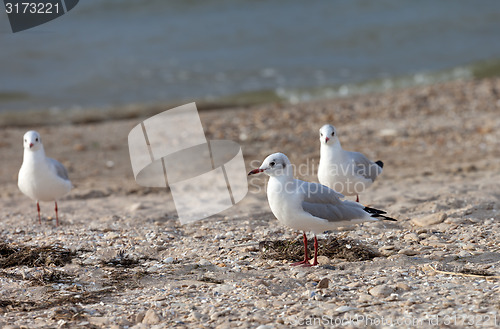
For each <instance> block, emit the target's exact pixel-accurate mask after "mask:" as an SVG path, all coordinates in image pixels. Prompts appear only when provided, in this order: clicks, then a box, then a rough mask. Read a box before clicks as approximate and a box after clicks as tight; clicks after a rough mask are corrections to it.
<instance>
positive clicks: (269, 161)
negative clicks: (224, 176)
mask: <svg viewBox="0 0 500 329" xmlns="http://www.w3.org/2000/svg"><path fill="white" fill-rule="evenodd" d="M261 172H264V173H266V174H267V175H269V176H270V178H269V183H268V184H267V199H268V201H269V206H270V207H271V211H272V212H273V214H274V216H276V218H277V219H278V220H279V221H280V222H281V223H282V224H284V225H286V226H289V227H291V228H293V229H296V230H301V231H303V236H304V248H305V252H304V260H303V261H301V262H298V263H293V264H292V265H303V266H315V265H317V264H318V240H317V239H316V234H319V233H321V232H323V231H327V230H331V229H333V228H336V227H338V226H344V225H347V224H354V223H360V222H365V221H378V220H380V219H386V220H391V221H395V219H393V218H390V217H386V216H384V215H383V214H385V213H386V212H385V211H381V210H377V209H373V208H369V207H365V206H363V205H362V204H359V203H357V202H354V201H347V200H346V201H343V200H340V198H342V197H343V195H342V194H340V193H337V192H335V191H334V190H332V189H330V188H328V187H326V186H324V185H321V184H318V183H308V182H304V181H302V180H299V179H294V178H293V168H292V164H291V163H290V160H288V157H287V156H286V155H284V154H283V153H274V154H271V155H270V156H268V157H267V158H266V159H265V160H264V162H262V165H261V166H260V167H259V169H254V170H252V171H250V172H249V173H248V175H253V174H258V173H261ZM306 231H312V232H314V261H313V264H312V265H311V264H310V263H309V257H308V255H307V237H306V233H305V232H306Z"/></svg>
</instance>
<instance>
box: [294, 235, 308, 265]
mask: <svg viewBox="0 0 500 329" xmlns="http://www.w3.org/2000/svg"><path fill="white" fill-rule="evenodd" d="M302 234H303V235H304V260H303V261H300V262H297V263H293V264H290V266H297V265H302V266H311V264H309V256H308V255H307V236H306V232H302Z"/></svg>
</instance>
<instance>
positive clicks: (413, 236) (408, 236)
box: [403, 233, 420, 242]
mask: <svg viewBox="0 0 500 329" xmlns="http://www.w3.org/2000/svg"><path fill="white" fill-rule="evenodd" d="M403 238H404V239H405V240H409V241H415V242H418V241H420V238H419V237H418V235H417V234H416V233H408V234H405V236H404V237H403Z"/></svg>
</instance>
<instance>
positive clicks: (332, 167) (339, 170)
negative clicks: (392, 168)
mask: <svg viewBox="0 0 500 329" xmlns="http://www.w3.org/2000/svg"><path fill="white" fill-rule="evenodd" d="M319 141H320V143H321V149H320V159H319V167H318V180H319V182H320V183H321V184H323V185H326V186H328V187H329V188H331V189H333V190H335V191H337V192H339V193H342V194H344V195H356V202H359V193H361V192H363V191H364V190H365V189H366V188H368V187H370V185H372V184H373V182H374V181H375V179H376V178H377V177H378V175H380V174H381V173H382V168H383V167H384V163H383V162H382V161H376V162H373V161H371V160H369V159H368V158H367V157H366V156H364V155H363V154H361V153H359V152H351V151H345V150H343V149H342V146H341V145H340V140H339V138H338V136H337V130H336V129H335V127H334V126H332V125H324V126H323V127H321V129H320V130H319Z"/></svg>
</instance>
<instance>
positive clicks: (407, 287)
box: [396, 282, 411, 291]
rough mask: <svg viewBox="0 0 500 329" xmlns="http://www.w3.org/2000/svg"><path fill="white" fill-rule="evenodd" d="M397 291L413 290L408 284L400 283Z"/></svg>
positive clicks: (397, 285)
mask: <svg viewBox="0 0 500 329" xmlns="http://www.w3.org/2000/svg"><path fill="white" fill-rule="evenodd" d="M396 289H398V290H403V291H408V290H410V289H411V288H410V286H409V285H407V284H406V283H404V282H398V283H397V284H396Z"/></svg>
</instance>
